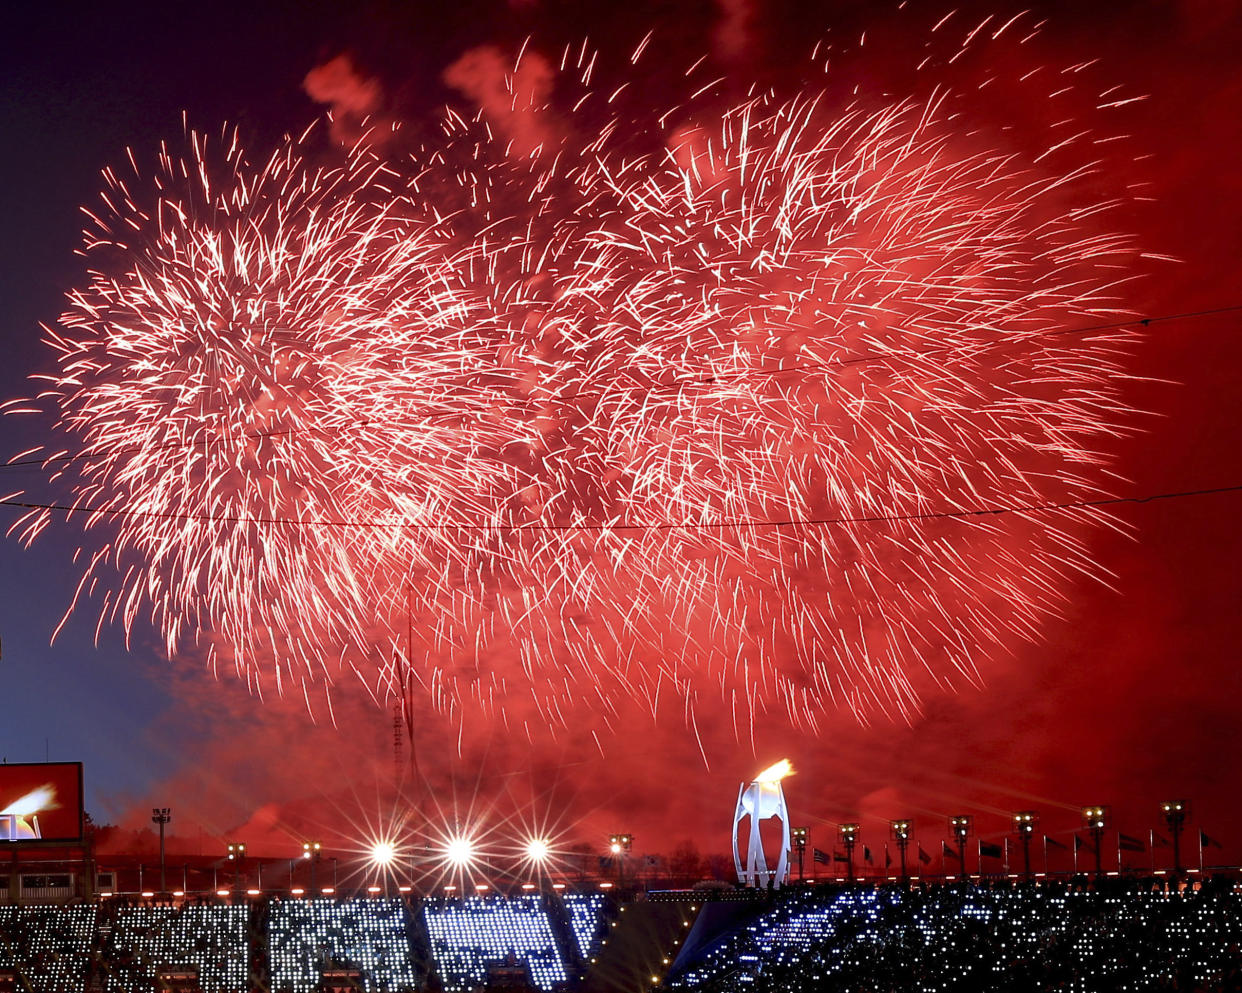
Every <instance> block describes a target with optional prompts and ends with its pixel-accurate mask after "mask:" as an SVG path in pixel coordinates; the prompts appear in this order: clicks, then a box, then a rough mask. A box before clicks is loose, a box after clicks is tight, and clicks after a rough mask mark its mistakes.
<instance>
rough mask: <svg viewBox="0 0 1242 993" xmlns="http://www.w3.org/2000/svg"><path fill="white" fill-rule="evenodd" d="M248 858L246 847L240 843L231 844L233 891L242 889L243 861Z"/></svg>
mask: <svg viewBox="0 0 1242 993" xmlns="http://www.w3.org/2000/svg"><path fill="white" fill-rule="evenodd" d="M245 857H246V846H245V844H244V843H242V842H240V841H230V842H229V861H230V862H232V863H233V889H235V890H236V889H240V888H241V872H242V860H243V859H244V858H245Z"/></svg>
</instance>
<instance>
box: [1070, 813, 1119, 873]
mask: <svg viewBox="0 0 1242 993" xmlns="http://www.w3.org/2000/svg"><path fill="white" fill-rule="evenodd" d="M1110 820H1112V811H1111V808H1109V807H1106V806H1105V805H1104V804H1100V803H1097V804H1095V805H1094V806H1091V807H1083V808H1082V826H1083V827H1085V828H1086V829H1087V830H1088V831H1090V832H1091V837H1092V838H1094V839H1095V875H1096V878H1097V879H1099V878H1101V877H1102V876H1103V875H1104V829H1105V828H1107V827H1108V823H1109V821H1110ZM1075 858H1077V856H1075Z"/></svg>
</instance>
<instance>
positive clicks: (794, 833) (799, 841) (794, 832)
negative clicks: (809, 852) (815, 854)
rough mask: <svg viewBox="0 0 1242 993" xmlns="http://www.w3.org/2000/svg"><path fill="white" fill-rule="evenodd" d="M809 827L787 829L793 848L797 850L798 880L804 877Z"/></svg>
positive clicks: (800, 880)
mask: <svg viewBox="0 0 1242 993" xmlns="http://www.w3.org/2000/svg"><path fill="white" fill-rule="evenodd" d="M810 832H811V829H810V828H806V827H796V828H790V829H789V839H790V841H792V842H793V846H794V848H796V849H797V851H798V882H802V881H803V880H804V879H806V873H805V869H804V865H805V862H806V839H807V835H808V834H810Z"/></svg>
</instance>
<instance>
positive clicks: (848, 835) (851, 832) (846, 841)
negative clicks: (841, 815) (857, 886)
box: [837, 824, 858, 883]
mask: <svg viewBox="0 0 1242 993" xmlns="http://www.w3.org/2000/svg"><path fill="white" fill-rule="evenodd" d="M837 834H838V836H839V837H840V839H841V844H842V845H844V846H845V878H846V880H847V881H848V882H851V883H852V882H853V881H854V846H855V845H856V844H858V825H857V824H841V825H838V827H837Z"/></svg>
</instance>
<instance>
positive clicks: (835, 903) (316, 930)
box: [0, 878, 1242, 993]
mask: <svg viewBox="0 0 1242 993" xmlns="http://www.w3.org/2000/svg"><path fill="white" fill-rule="evenodd" d="M704 895H705V894H702V893H698V894H696V902H698V901H699V900H700V899H701V898H702V897H703V896H704ZM756 897H758V902H757V903H756V904H755V907H754V914H753V916H748V917H747V918H746V919H747V921H748V923H745V924H742V925H740V926H739V925H737V924H736V923H734V924H732V925H730V926H729V927H727V928H726V929H725V932H724V933H723V935H722V936H720V937H719V938H712V939H710V940H709V941H708V942H707V944H705V945H701V946H699V947H698V948H697V950H695V951H693V952H690V953H689V954H691V955H693V960H692V961H690V962H683V963H680V964H679V970H678V971H677V972H676V973H675V974H672V975H670V976H668V977H667V978H666V979H665V980H664V982H663V983H662V984H658V985H661V986H662V987H664V988H668V989H670V990H678V991H684V993H733V991H742V990H745V991H757V990H773V991H776V990H780V991H790V993H804V991H808V993H809V991H812V990H814V991H820V990H824V991H840V993H862V991H866V993H897V991H900V993H974V991H981V993H982V991H989V993H990V991H996V993H1002V991H1003V993H1023V991H1040V993H1043V991H1049V993H1051V991H1058V993H1061V991H1064V993H1122V991H1152V993H1159V991H1178V993H1225V991H1234V990H1242V886H1240V885H1239V884H1237V883H1236V881H1235V880H1233V879H1223V878H1222V879H1217V880H1208V881H1205V882H1204V883H1203V884H1202V885H1194V886H1189V885H1178V884H1176V883H1170V882H1166V881H1163V880H1162V881H1157V880H1154V879H1146V880H1138V879H1129V880H1106V881H1104V882H1102V883H1099V884H1092V885H1087V883H1086V881H1085V880H1083V881H1080V882H1079V883H1076V884H1066V883H1054V882H1050V881H1041V882H1040V883H1039V885H1029V884H1018V885H1013V884H1010V883H1008V882H1006V883H996V884H987V885H937V886H921V885H916V886H914V887H913V888H904V887H898V886H888V887H879V888H876V887H872V886H857V887H852V888H851V887H840V886H822V885H821V886H808V887H799V886H794V887H790V888H787V889H785V890H783V891H780V892H777V893H769V894H766V895H765V894H756ZM615 910H616V905H615V904H614V903H612V901H611V898H609V897H605V896H604V895H602V894H600V893H578V894H565V895H564V896H562V897H553V896H551V895H547V894H545V895H539V894H533V893H532V894H523V895H519V896H512V897H504V896H499V895H491V896H478V897H469V898H466V899H458V898H445V899H429V900H425V901H416V902H414V903H410V902H408V901H405V900H400V899H379V898H376V899H353V900H339V901H337V900H305V901H304V900H280V899H276V900H270V901H257V902H254V903H251V904H248V905H246V904H237V905H233V904H226V903H209V902H205V903H200V902H190V903H186V904H183V905H180V906H176V907H174V906H170V905H155V904H151V903H137V902H132V903H131V902H125V901H115V900H114V901H108V902H105V903H103V904H98V905H97V904H93V903H85V904H77V905H70V906H56V907H50V906H39V907H30V906H27V907H16V906H5V905H0V976H2V975H3V971H4V970H5V969H14V968H16V969H18V970H19V971H20V974H21V981H22V982H23V983H25V984H28V988H29V989H31V990H34V991H35V993H65V991H70V990H73V991H80V990H90V991H92V993H94V991H101V993H131V991H138V990H144V991H146V990H152V989H154V988H155V986H156V980H157V975H156V973H157V967H160V966H187V967H192V968H193V970H194V972H195V974H196V976H197V982H198V984H199V988H201V989H202V990H203V991H204V993H245V991H247V990H249V989H251V988H264V989H270V990H272V991H273V993H304V991H311V990H315V989H317V988H319V983H320V978H321V976H322V975H323V973H324V970H325V969H328V968H338V967H341V966H348V967H349V968H351V969H356V970H357V973H358V974H359V976H360V977H361V978H362V983H363V988H364V989H366V990H368V991H374V993H405V991H412V990H416V989H429V990H443V991H446V993H458V991H465V990H472V989H475V988H477V987H479V986H481V985H485V984H488V983H492V984H497V983H499V984H502V985H503V984H504V983H506V982H507V983H509V984H510V985H513V986H522V987H525V986H531V987H534V988H537V989H540V990H548V991H551V990H559V989H569V990H572V989H575V988H577V987H579V986H580V985H581V983H580V976H581V975H582V972H583V971H584V969H586V968H587V965H586V964H587V963H588V962H589V961H590V959H591V956H592V955H593V954H595V951H596V950H597V949H598V947H599V941H600V940H601V938H602V932H603V931H604V930H606V929H607V928H608V926H609V919H610V917H612V918H617V917H620V918H623V917H625V916H626V915H616V914H614V913H613V911H615ZM746 913H749V911H747V912H746ZM256 984H257V985H256ZM17 988H18V989H24V988H27V987H26V986H18V987H17Z"/></svg>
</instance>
